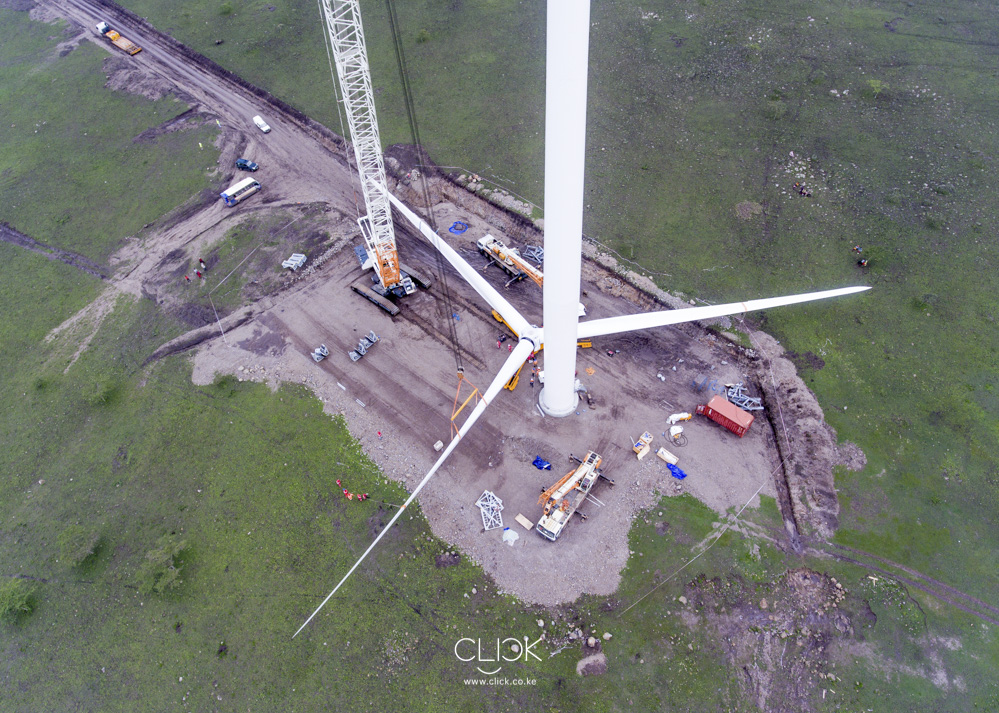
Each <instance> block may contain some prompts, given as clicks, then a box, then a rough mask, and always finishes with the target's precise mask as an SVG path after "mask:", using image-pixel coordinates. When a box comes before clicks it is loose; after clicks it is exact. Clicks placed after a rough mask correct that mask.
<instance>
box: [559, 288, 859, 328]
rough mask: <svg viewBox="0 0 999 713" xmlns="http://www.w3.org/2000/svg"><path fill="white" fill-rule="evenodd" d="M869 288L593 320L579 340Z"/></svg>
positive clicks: (781, 305) (581, 324) (585, 325)
mask: <svg viewBox="0 0 999 713" xmlns="http://www.w3.org/2000/svg"><path fill="white" fill-rule="evenodd" d="M869 289H871V288H870V287H863V286H861V287H841V288H839V289H837V290H826V291H824V292H808V293H806V294H803V295H788V296H786V297H769V298H767V299H762V300H749V301H747V302H732V303H730V304H724V305H709V306H707V307H691V308H689V309H671V310H665V311H662V312H646V313H644V314H629V315H624V316H621V317H607V318H606V319H594V320H590V321H588V322H580V323H579V332H578V334H579V337H578V338H579V339H585V338H590V337H599V336H601V335H604V334H619V333H621V332H633V331H635V330H637V329H649V328H651V327H664V326H666V325H668V324H683V323H685V322H696V321H697V320H699V319H711V318H712V317H727V316H729V315H733V314H742V313H743V312H752V311H753V310H757V309H770V308H771V307H783V306H784V305H793V304H797V303H799V302H811V301H812V300H824V299H828V298H830V297H840V296H842V295H851V294H853V293H855V292H863V291H864V290H869Z"/></svg>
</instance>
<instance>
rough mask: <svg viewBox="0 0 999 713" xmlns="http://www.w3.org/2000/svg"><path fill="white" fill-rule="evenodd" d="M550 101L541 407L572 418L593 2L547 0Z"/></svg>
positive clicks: (547, 102)
mask: <svg viewBox="0 0 999 713" xmlns="http://www.w3.org/2000/svg"><path fill="white" fill-rule="evenodd" d="M547 23H548V31H547V37H548V48H547V53H546V55H547V63H548V64H547V77H546V95H545V254H546V255H549V256H551V255H558V256H559V259H558V260H549V261H548V263H547V264H546V265H545V291H544V319H545V324H544V333H545V374H546V379H545V386H544V388H543V389H542V390H541V394H540V396H539V403H540V405H541V408H542V409H543V410H544V412H545V413H546V414H548V415H549V416H568V415H569V414H571V413H573V412H574V411H575V410H576V404H577V403H579V397H578V396H577V395H576V390H575V388H574V385H575V378H576V331H577V327H578V324H579V316H578V310H579V281H580V270H581V269H582V259H583V254H582V251H583V169H584V166H585V161H586V77H587V65H588V62H589V45H590V0H583V2H580V1H579V0H548V19H547Z"/></svg>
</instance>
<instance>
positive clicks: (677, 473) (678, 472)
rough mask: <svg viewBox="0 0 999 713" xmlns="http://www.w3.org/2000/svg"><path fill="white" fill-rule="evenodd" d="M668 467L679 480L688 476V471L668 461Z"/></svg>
mask: <svg viewBox="0 0 999 713" xmlns="http://www.w3.org/2000/svg"><path fill="white" fill-rule="evenodd" d="M666 467H667V468H669V472H670V473H672V474H673V477H674V478H676V479H677V480H683V479H684V478H686V477H687V474H686V473H684V472H683V471H682V470H680V469H679V468H677V467H676V466H675V465H673V464H672V463H667V464H666Z"/></svg>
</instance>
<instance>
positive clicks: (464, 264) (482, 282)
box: [379, 186, 530, 335]
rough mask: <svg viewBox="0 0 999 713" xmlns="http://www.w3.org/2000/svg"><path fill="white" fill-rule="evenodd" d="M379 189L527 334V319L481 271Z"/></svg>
mask: <svg viewBox="0 0 999 713" xmlns="http://www.w3.org/2000/svg"><path fill="white" fill-rule="evenodd" d="M379 189H381V190H384V191H385V194H386V195H387V196H388V198H389V200H390V201H392V205H394V206H395V207H396V208H398V210H399V212H400V213H402V214H403V215H404V216H406V219H407V220H408V221H409V222H410V223H412V224H413V227H415V228H416V229H417V230H419V231H420V232H421V233H422V234H423V237H425V238H426V239H427V240H429V241H430V243H431V244H432V245H433V246H434V247H435V248H437V251H438V252H440V254H441V255H443V256H444V259H445V260H447V261H448V262H449V263H451V264H452V265H453V266H454V269H455V270H457V271H458V274H459V275H461V276H462V277H464V278H465V281H466V282H468V284H470V285H471V286H472V288H473V289H474V290H475V291H476V292H478V293H479V294H480V295H481V296H482V299H484V300H485V301H486V302H487V303H489V306H490V307H492V308H493V309H494V310H496V311H497V312H499V314H500V316H501V317H503V319H504V320H506V323H507V324H509V325H510V328H511V329H513V331H514V333H516V334H518V335H522V334H526V333H527V329H528V328H529V327H530V325H529V324H528V323H527V320H526V319H524V318H523V317H522V316H521V315H520V312H518V311H517V310H516V309H514V307H513V305H511V304H510V303H509V302H507V301H506V298H504V297H503V295H501V294H500V293H499V292H497V291H496V288H494V287H493V286H492V285H490V284H489V283H488V282H487V281H486V279H485V278H484V277H482V275H480V274H479V271H478V270H476V269H475V268H474V267H472V266H471V265H469V264H468V261H467V260H465V258H463V257H462V256H461V255H459V254H458V253H457V252H455V250H454V248H452V247H451V246H450V245H448V244H447V243H446V242H444V241H443V240H442V239H441V237H440V236H439V235H437V233H435V232H434V231H433V230H432V229H431V227H430V226H429V225H427V224H426V222H425V221H424V220H423V219H422V218H420V217H419V216H418V215H416V213H414V212H413V211H411V210H410V209H409V208H408V207H407V206H406V204H405V203H403V202H402V201H401V200H399V199H398V198H396V197H395V196H393V195H392V194H391V193H389V192H388V191H387V190H385V189H384V188H383V187H381V186H379Z"/></svg>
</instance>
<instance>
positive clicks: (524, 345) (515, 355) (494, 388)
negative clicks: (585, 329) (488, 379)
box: [291, 339, 534, 639]
mask: <svg viewBox="0 0 999 713" xmlns="http://www.w3.org/2000/svg"><path fill="white" fill-rule="evenodd" d="M533 351H534V345H533V344H532V343H531V342H530V341H529V340H527V339H521V340H520V343H519V344H517V347H516V349H514V350H513V352H512V353H511V354H510V356H509V357H508V358H507V360H506V362H504V363H503V366H502V367H501V368H500V370H499V373H498V374H496V378H495V379H493V383H491V384H490V385H489V388H488V389H486V393H485V394H483V396H482V398H481V399H480V400H479V403H478V404H477V405H476V406H475V409H474V410H473V411H472V413H471V415H469V417H468V418H467V419H466V420H465V422H464V423H463V424H462V425H461V428H460V429H458V435H457V436H456V437H455V438H453V439H452V440H451V442H450V443H449V444H448V446H447V448H445V449H444V452H443V453H441V456H440V458H438V459H437V462H436V463H434V466H433V468H431V469H430V471H429V472H428V473H427V474H426V475H425V476H424V477H423V480H421V481H420V484H419V485H417V486H416V488H415V489H414V490H413V492H412V494H410V496H409V498H407V499H406V502H405V503H403V504H402V507H400V508H399V511H398V512H397V513H396V514H395V515H393V516H392V519H391V520H389V523H388V525H386V526H385V527H383V528H382V531H381V532H379V533H378V537H376V538H375V540H374V542H372V543H371V544H370V545H369V546H368V549H366V550H365V551H364V554H363V555H361V557H360V559H358V560H357V562H355V563H354V566H353V567H351V568H350V571H348V572H347V574H345V575H344V576H343V579H341V580H340V583H339V584H338V585H336V586H335V587H333V591H332V592H330V593H329V595H328V596H327V597H326V598H325V599H324V600H323V603H322V604H320V605H319V606H318V607H317V608H316V610H315V611H314V612H312V615H311V616H310V617H309V618H308V619H306V620H305V623H304V624H302V626H300V627H299V629H298V631H296V632H295V634H294V635H293V636H292V637H291V638H293V639H294V638H295V637H296V636H298V635H299V634H300V633H301V631H302V629H304V628H305V627H306V626H308V625H309V622H310V621H312V619H313V617H315V616H316V614H318V613H319V610H320V609H322V608H323V607H324V606H326V602H328V601H329V600H330V599H331V598H332V597H333V595H334V594H336V592H337V590H338V589H340V587H341V586H342V585H343V583H344V582H346V581H347V578H348V577H350V575H352V574H353V573H354V570H355V569H357V566H358V565H359V564H361V562H363V561H364V558H365V557H367V556H368V553H369V552H371V550H373V549H375V545H377V544H378V542H379V540H381V539H382V537H383V536H384V535H385V533H386V532H388V531H389V530H391V529H392V525H394V524H395V521H396V520H398V519H399V517H400V516H401V515H402V514H403V513H404V512H405V511H406V508H407V507H409V504H410V503H411V502H413V501H414V500H415V499H416V496H417V495H419V494H420V491H421V490H423V486H425V485H426V484H427V483H428V482H429V481H430V479H431V478H432V477H433V476H434V474H435V473H436V472H437V470H438V469H439V468H440V467H441V465H443V463H444V461H445V460H447V457H448V456H449V455H451V451H453V450H454V449H455V446H457V445H458V441H460V440H461V438H462V436H464V435H465V434H466V433H468V429H470V428H471V427H472V425H473V424H474V423H475V422H476V421H478V420H479V416H481V415H482V412H483V411H485V410H486V406H488V405H489V404H490V402H492V400H493V399H494V398H495V397H496V394H498V393H499V391H500V389H502V388H503V385H504V384H505V383H506V382H508V381H509V380H510V379H511V378H512V377H513V375H514V374H515V373H517V369H519V368H520V366H521V364H523V363H524V362H525V361H526V360H527V357H528V356H530V354H531V352H533Z"/></svg>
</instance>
